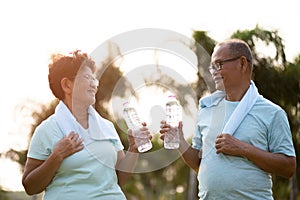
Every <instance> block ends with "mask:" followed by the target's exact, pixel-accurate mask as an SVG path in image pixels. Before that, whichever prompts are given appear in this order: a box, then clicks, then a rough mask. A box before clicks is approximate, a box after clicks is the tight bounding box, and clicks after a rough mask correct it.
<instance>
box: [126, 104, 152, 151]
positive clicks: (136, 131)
mask: <svg viewBox="0 0 300 200" xmlns="http://www.w3.org/2000/svg"><path fill="white" fill-rule="evenodd" d="M123 107H124V109H123V115H124V119H125V121H126V124H127V126H128V128H129V129H132V132H133V137H134V140H135V144H136V146H137V147H138V151H139V152H146V151H148V150H150V149H151V148H152V143H151V141H150V140H149V138H148V137H147V136H145V135H142V133H141V131H140V128H141V127H142V126H143V125H142V122H141V120H140V118H139V116H138V114H137V112H136V109H135V108H134V107H133V106H132V105H130V103H129V102H125V103H124V104H123Z"/></svg>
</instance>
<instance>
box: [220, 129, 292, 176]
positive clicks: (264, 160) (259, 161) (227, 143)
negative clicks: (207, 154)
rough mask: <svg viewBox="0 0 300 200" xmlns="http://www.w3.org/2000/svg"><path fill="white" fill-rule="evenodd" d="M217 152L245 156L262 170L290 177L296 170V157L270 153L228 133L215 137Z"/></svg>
mask: <svg viewBox="0 0 300 200" xmlns="http://www.w3.org/2000/svg"><path fill="white" fill-rule="evenodd" d="M215 147H216V149H217V153H224V154H227V155H232V156H241V157H245V158H247V159H248V160H250V161H252V162H253V163H254V164H255V165H257V166H258V167H259V168H261V169H262V170H264V171H266V172H268V173H272V174H276V175H279V176H282V177H286V178H289V177H291V176H292V175H293V174H294V172H295V170H296V158H295V157H292V156H286V155H283V154H280V153H271V152H267V151H264V150H261V149H258V148H256V147H254V146H253V145H251V144H248V143H245V142H242V141H240V140H238V139H236V138H234V137H233V136H232V135H230V134H221V135H219V136H218V137H217V139H216V145H215Z"/></svg>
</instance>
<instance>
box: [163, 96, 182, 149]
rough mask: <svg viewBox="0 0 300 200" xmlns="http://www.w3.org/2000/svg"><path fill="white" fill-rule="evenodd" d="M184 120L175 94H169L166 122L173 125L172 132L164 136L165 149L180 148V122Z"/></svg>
mask: <svg viewBox="0 0 300 200" xmlns="http://www.w3.org/2000/svg"><path fill="white" fill-rule="evenodd" d="M181 120H182V111H181V106H180V104H179V102H178V101H177V99H176V96H175V95H169V96H168V101H167V103H166V122H167V124H169V125H170V126H171V129H170V132H168V133H167V134H165V136H164V147H165V149H178V148H179V132H178V123H179V122H180V121H181Z"/></svg>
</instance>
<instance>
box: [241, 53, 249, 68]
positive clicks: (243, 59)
mask: <svg viewBox="0 0 300 200" xmlns="http://www.w3.org/2000/svg"><path fill="white" fill-rule="evenodd" d="M240 61H241V62H240V63H241V68H242V71H244V72H246V71H247V68H248V61H247V58H246V57H245V56H241V59H240Z"/></svg>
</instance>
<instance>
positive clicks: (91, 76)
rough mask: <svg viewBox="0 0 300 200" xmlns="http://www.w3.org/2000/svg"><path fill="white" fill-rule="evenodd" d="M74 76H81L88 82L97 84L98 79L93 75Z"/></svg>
mask: <svg viewBox="0 0 300 200" xmlns="http://www.w3.org/2000/svg"><path fill="white" fill-rule="evenodd" d="M75 77H82V78H84V79H86V80H87V81H89V82H90V84H91V83H95V84H96V85H99V80H98V79H97V78H96V77H95V76H93V75H90V74H84V75H79V76H78V75H77V76H75ZM75 77H71V78H72V79H74V78H75Z"/></svg>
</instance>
